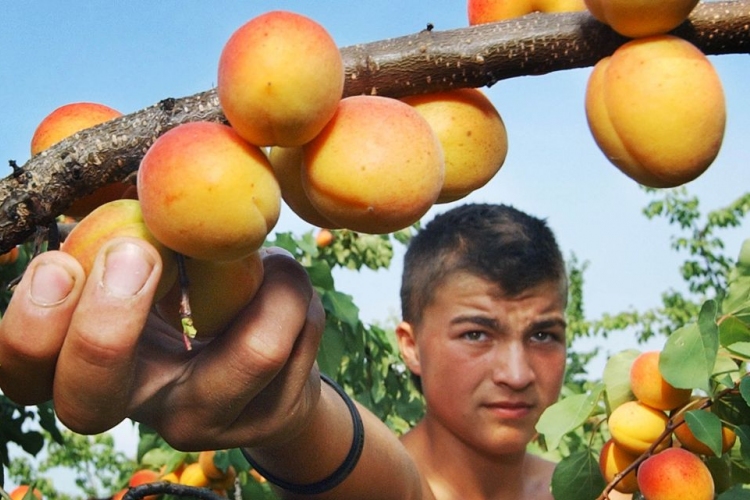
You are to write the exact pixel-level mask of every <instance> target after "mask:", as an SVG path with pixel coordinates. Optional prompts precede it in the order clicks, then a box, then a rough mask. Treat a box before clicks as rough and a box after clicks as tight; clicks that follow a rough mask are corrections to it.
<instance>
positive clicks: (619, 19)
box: [585, 0, 698, 38]
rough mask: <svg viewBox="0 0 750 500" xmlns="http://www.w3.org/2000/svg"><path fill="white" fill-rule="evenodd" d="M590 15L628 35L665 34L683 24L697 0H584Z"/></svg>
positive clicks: (640, 36) (630, 36)
mask: <svg viewBox="0 0 750 500" xmlns="http://www.w3.org/2000/svg"><path fill="white" fill-rule="evenodd" d="M585 4H586V7H587V8H588V10H589V12H591V15H592V16H594V17H595V18H596V19H598V20H599V21H601V22H603V23H604V24H607V25H609V26H610V27H611V28H612V29H613V30H615V31H616V32H618V33H620V34H621V35H623V36H626V37H628V38H642V37H646V36H652V35H662V34H665V33H667V32H668V31H672V30H673V29H674V28H676V27H677V26H679V25H680V24H682V23H683V22H684V21H685V20H686V19H687V18H688V15H689V14H690V12H692V10H693V8H695V6H696V5H697V4H698V0H659V1H658V2H654V1H652V0H585Z"/></svg>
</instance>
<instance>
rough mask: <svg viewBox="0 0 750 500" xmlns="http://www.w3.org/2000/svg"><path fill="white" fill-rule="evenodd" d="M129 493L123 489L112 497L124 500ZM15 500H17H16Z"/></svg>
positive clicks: (116, 499)
mask: <svg viewBox="0 0 750 500" xmlns="http://www.w3.org/2000/svg"><path fill="white" fill-rule="evenodd" d="M127 492H128V488H122V489H119V490H117V491H116V492H115V494H114V495H112V500H122V499H123V497H124V496H125V493H127ZM14 500H15V499H14Z"/></svg>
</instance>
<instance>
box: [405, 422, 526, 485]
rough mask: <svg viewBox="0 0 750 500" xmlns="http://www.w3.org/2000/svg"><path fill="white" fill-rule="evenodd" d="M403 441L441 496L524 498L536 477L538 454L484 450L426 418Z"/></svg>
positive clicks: (522, 451)
mask: <svg viewBox="0 0 750 500" xmlns="http://www.w3.org/2000/svg"><path fill="white" fill-rule="evenodd" d="M404 444H405V446H406V447H407V449H409V451H410V453H412V455H413V456H414V458H415V461H416V462H417V463H418V464H419V467H420V469H421V470H422V473H423V474H424V475H425V476H426V477H427V480H428V482H429V483H430V485H431V487H432V489H433V493H434V494H435V497H436V498H437V499H438V500H459V499H461V500H474V499H477V500H478V499H483V500H489V499H492V500H521V499H524V498H526V497H527V494H528V485H529V481H530V480H533V479H534V476H535V474H534V473H533V472H532V471H531V470H530V468H533V465H532V464H533V463H534V462H535V457H531V456H529V455H528V454H527V452H526V451H525V450H521V451H514V452H512V453H492V454H489V453H483V452H482V451H481V450H477V449H475V448H474V447H472V446H469V445H468V444H467V443H465V442H463V441H461V440H460V439H458V437H457V436H455V435H453V434H451V433H449V432H447V431H446V429H444V428H443V427H442V426H440V425H438V424H436V423H434V422H431V421H430V419H429V418H425V420H423V421H422V422H420V424H419V425H417V427H415V428H414V429H413V430H412V431H411V432H410V433H409V434H407V435H406V436H405V437H404Z"/></svg>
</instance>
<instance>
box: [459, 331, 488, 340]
mask: <svg viewBox="0 0 750 500" xmlns="http://www.w3.org/2000/svg"><path fill="white" fill-rule="evenodd" d="M461 336H462V337H463V338H465V339H466V340H471V341H472V342H481V341H483V340H485V339H486V338H487V334H486V333H484V332H481V331H479V330H472V331H470V332H465V333H464V334H462V335H461Z"/></svg>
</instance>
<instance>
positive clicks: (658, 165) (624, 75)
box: [586, 35, 726, 188]
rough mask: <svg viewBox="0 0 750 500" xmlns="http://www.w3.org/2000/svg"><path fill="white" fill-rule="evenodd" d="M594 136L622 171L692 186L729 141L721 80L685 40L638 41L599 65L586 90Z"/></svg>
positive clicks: (655, 183)
mask: <svg viewBox="0 0 750 500" xmlns="http://www.w3.org/2000/svg"><path fill="white" fill-rule="evenodd" d="M586 117H587V120H588V124H589V128H590V129H591V133H592V134H593V136H594V139H595V141H596V143H597V145H598V146H599V148H600V149H601V150H602V152H603V153H604V154H605V156H606V157H607V158H608V159H609V161H610V162H611V163H613V164H614V165H615V166H616V167H617V168H619V169H620V170H621V171H622V172H623V173H625V174H626V175H627V176H629V177H631V178H632V179H633V180H635V181H636V182H638V183H640V184H643V185H646V186H650V187H655V188H666V187H676V186H679V185H682V184H685V183H686V182H689V181H691V180H693V179H695V178H697V177H698V176H699V175H701V174H702V173H703V172H705V170H706V169H707V168H708V167H709V166H710V165H711V163H712V162H713V161H714V159H715V158H716V156H717V154H718V153H719V149H720V147H721V143H722V141H723V138H724V127H725V122H726V104H725V101H724V92H723V89H722V85H721V81H720V79H719V76H718V74H717V73H716V70H715V69H714V67H713V65H712V64H711V62H710V61H709V60H708V59H707V58H706V56H705V55H704V54H703V53H702V52H701V51H700V50H699V49H698V48H696V47H695V46H694V45H692V44H690V43H689V42H687V41H686V40H683V39H681V38H677V37H674V36H671V35H657V36H652V37H646V38H639V39H636V40H631V41H629V42H627V43H625V44H624V45H622V46H620V47H619V48H618V49H617V50H616V51H615V52H614V54H613V55H612V56H610V57H605V58H603V59H602V60H600V61H599V62H598V63H597V64H596V66H594V69H593V71H592V72H591V75H590V77H589V81H588V86H587V88H586Z"/></svg>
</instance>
